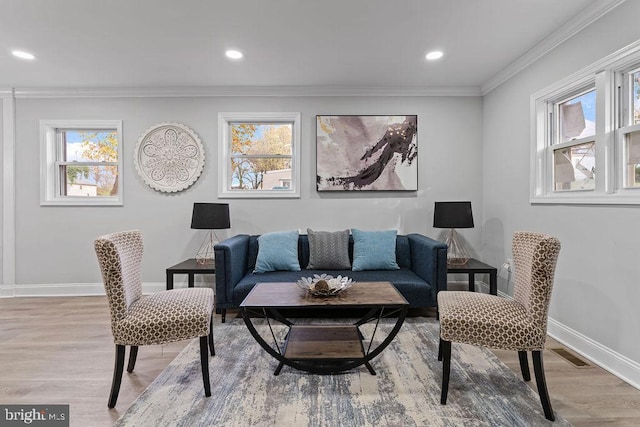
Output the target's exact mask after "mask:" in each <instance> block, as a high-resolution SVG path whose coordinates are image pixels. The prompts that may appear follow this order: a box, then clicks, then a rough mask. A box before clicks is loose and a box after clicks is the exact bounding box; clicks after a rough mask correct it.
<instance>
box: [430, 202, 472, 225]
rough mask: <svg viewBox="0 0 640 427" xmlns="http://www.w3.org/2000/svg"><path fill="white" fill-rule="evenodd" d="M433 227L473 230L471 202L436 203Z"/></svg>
mask: <svg viewBox="0 0 640 427" xmlns="http://www.w3.org/2000/svg"><path fill="white" fill-rule="evenodd" d="M433 226H434V227H435V228H473V214H472V213H471V202H436V205H435V209H434V211H433Z"/></svg>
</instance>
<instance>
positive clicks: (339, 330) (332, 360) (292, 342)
mask: <svg viewBox="0 0 640 427" xmlns="http://www.w3.org/2000/svg"><path fill="white" fill-rule="evenodd" d="M283 355H284V357H285V359H288V360H290V361H291V362H299V363H303V364H304V363H305V362H310V363H314V364H319V363H320V364H325V365H329V366H330V365H336V366H335V367H336V368H338V367H339V365H340V364H341V363H344V362H350V361H355V360H363V359H364V358H365V356H366V354H365V352H364V347H363V345H362V338H361V335H360V331H359V330H358V327H357V326H356V325H313V324H311V325H291V328H290V329H289V334H288V335H287V339H286V342H285V347H284V352H283ZM364 365H365V366H366V367H367V369H368V370H369V372H370V373H371V374H372V375H375V374H376V372H375V371H374V370H373V368H372V367H371V365H370V364H369V362H364ZM283 366H284V363H283V362H280V364H279V366H278V368H277V369H276V371H275V372H274V374H275V375H278V374H279V373H280V370H281V369H282V367H283ZM338 369H339V368H338Z"/></svg>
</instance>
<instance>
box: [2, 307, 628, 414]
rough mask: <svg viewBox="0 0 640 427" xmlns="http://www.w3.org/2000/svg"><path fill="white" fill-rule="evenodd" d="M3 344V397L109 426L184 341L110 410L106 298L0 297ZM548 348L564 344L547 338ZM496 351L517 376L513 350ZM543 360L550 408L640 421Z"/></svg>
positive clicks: (548, 356) (148, 350)
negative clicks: (66, 408)
mask: <svg viewBox="0 0 640 427" xmlns="http://www.w3.org/2000/svg"><path fill="white" fill-rule="evenodd" d="M215 321H216V322H219V321H220V319H219V317H218V318H217V319H216V320H215ZM0 343H1V345H0V372H1V373H0V403H2V404H42V403H47V404H69V405H70V419H71V425H72V426H109V425H111V424H112V423H113V422H114V421H115V420H117V419H118V418H119V417H120V415H121V414H122V413H124V411H126V409H127V408H128V407H129V405H131V403H133V401H134V400H135V399H136V397H137V396H138V395H139V394H140V393H141V392H142V391H143V390H144V389H145V388H146V387H147V386H148V385H149V384H150V383H151V382H152V381H153V380H154V379H155V378H156V376H157V375H158V374H160V372H162V370H163V369H164V368H165V367H166V366H167V364H168V363H169V362H170V361H171V360H173V358H174V357H175V356H176V355H177V354H178V353H179V352H180V351H181V350H182V349H183V348H184V346H185V345H186V344H187V342H186V341H185V342H179V343H172V344H169V345H165V346H146V347H140V351H139V353H138V362H137V363H136V369H135V371H134V373H133V374H127V373H126V372H125V375H124V376H123V380H122V387H121V389H120V396H119V398H118V404H117V406H116V408H115V409H112V410H109V409H108V408H107V397H108V394H109V389H110V387H111V376H112V370H113V360H114V345H113V338H112V336H111V330H110V326H109V310H108V307H107V301H106V298H105V297H56V298H6V299H0ZM548 347H549V348H554V347H561V346H560V345H558V344H557V343H556V342H554V341H553V340H551V339H549V341H548ZM219 351H223V350H222V349H219ZM495 353H496V354H497V355H498V357H500V359H501V360H502V361H503V362H505V364H507V365H508V366H509V367H510V368H511V369H513V370H514V371H515V372H516V373H518V375H519V372H520V368H519V365H518V358H517V354H516V353H515V352H506V351H495ZM127 356H128V355H127ZM454 357H455V347H454ZM544 363H545V371H546V373H547V382H548V387H549V392H550V394H551V400H552V404H553V408H554V410H555V411H556V412H557V413H558V414H561V415H562V416H563V417H564V418H566V419H567V420H569V421H570V422H571V423H572V424H574V425H576V426H580V425H604V424H607V425H619V426H627V425H628V426H637V425H640V391H639V390H637V389H635V388H633V387H631V386H630V385H628V384H626V383H624V382H623V381H621V380H619V379H618V378H616V377H614V376H613V375H611V374H609V373H608V372H606V371H605V370H603V369H601V368H598V367H594V366H592V367H587V368H576V367H574V366H573V365H571V364H570V363H569V362H568V361H566V360H565V359H563V358H561V357H560V356H558V355H556V354H555V353H553V352H551V351H550V350H545V354H544ZM211 380H212V381H215V378H211ZM530 385H531V386H532V387H534V389H535V380H532V381H531V384H530ZM541 416H542V415H541Z"/></svg>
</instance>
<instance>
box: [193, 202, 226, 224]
mask: <svg viewBox="0 0 640 427" xmlns="http://www.w3.org/2000/svg"><path fill="white" fill-rule="evenodd" d="M191 228H196V229H204V230H217V229H221V228H231V221H230V220H229V204H228V203H194V204H193V215H192V216H191Z"/></svg>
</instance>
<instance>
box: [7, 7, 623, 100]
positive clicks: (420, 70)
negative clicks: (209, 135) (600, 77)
mask: <svg viewBox="0 0 640 427" xmlns="http://www.w3.org/2000/svg"><path fill="white" fill-rule="evenodd" d="M621 1H622V0H606V1H605V0H562V1H559V0H394V1H389V0H270V1H264V0H227V1H207V0H180V1H176V0H57V1H51V0H0V89H2V88H5V89H8V88H167V87H174V88H186V87H274V86H276V87H304V88H376V87H377V88H391V89H399V90H400V89H402V90H421V89H424V88H438V87H448V88H456V87H457V88H470V89H473V88H475V89H476V90H478V91H479V90H480V88H485V90H486V88H487V87H489V88H491V87H490V86H491V84H492V83H491V82H492V81H493V82H495V81H496V78H497V77H496V76H500V75H501V73H502V75H507V74H508V72H509V70H512V72H515V71H517V64H518V61H520V63H522V62H523V61H524V60H529V61H532V60H535V58H536V57H535V56H532V48H534V47H536V46H538V47H539V46H541V43H542V46H545V43H546V45H550V43H551V42H553V41H554V40H556V39H558V37H564V38H566V37H567V36H570V35H571V34H573V33H571V31H573V32H574V33H575V31H578V30H579V29H580V28H582V26H584V25H586V24H588V23H589V22H591V21H593V19H597V18H598V17H599V16H600V15H602V14H603V13H605V12H606V11H608V10H610V9H611V8H612V7H615V6H616V5H617V4H620V3H621ZM607 7H608V8H607ZM545 39H546V40H545ZM560 41H562V39H560ZM551 47H553V46H551ZM230 48H235V49H239V50H241V51H242V52H243V53H244V58H243V59H241V60H236V61H232V60H229V59H227V58H226V57H225V56H224V52H225V50H227V49H230ZM14 49H19V50H24V51H28V52H31V53H33V54H34V55H35V56H36V59H35V60H33V61H26V60H20V59H17V58H15V57H13V56H12V55H11V51H12V50H14ZM436 49H438V50H442V51H444V57H443V58H441V59H439V60H437V61H433V62H429V61H427V60H426V59H425V54H426V53H427V52H429V51H431V50H436ZM537 50H538V51H539V50H540V49H539V48H538V49H537ZM527 52H528V53H527ZM523 55H524V57H523ZM514 61H515V62H514Z"/></svg>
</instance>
